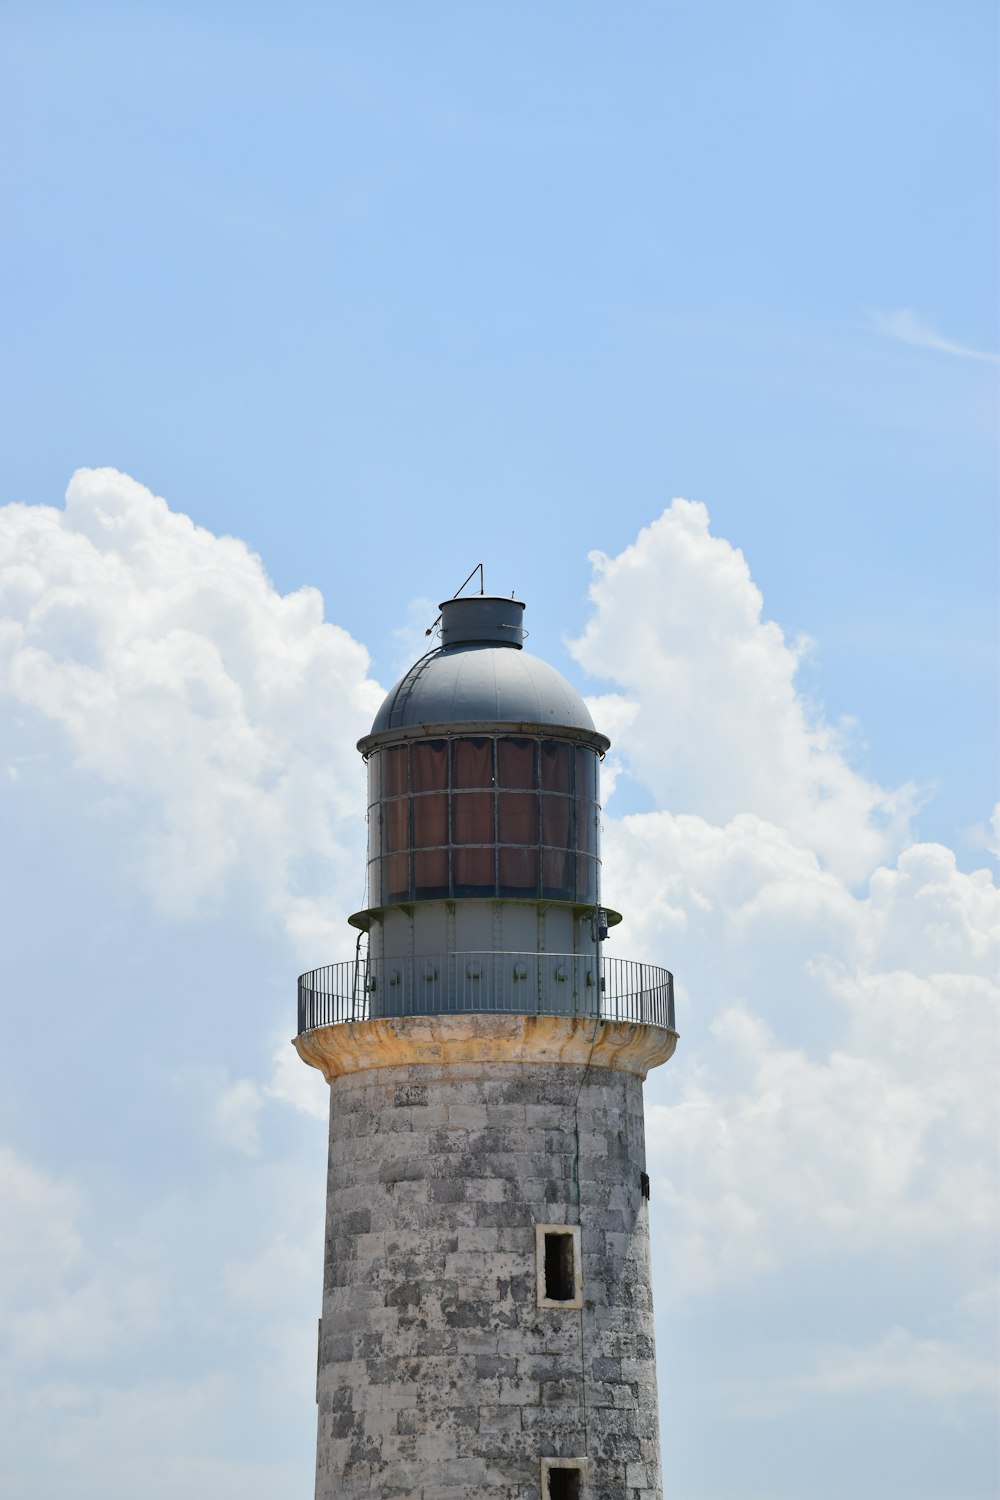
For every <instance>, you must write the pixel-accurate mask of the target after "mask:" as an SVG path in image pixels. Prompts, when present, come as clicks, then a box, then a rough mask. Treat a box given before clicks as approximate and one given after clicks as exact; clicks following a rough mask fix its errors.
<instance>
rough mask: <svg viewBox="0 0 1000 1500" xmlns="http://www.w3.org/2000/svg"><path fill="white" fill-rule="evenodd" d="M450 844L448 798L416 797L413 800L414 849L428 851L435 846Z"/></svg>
mask: <svg viewBox="0 0 1000 1500" xmlns="http://www.w3.org/2000/svg"><path fill="white" fill-rule="evenodd" d="M447 842H448V798H447V797H445V796H440V797H437V796H430V797H427V796H425V797H414V799H413V847H414V848H415V849H427V848H429V847H430V846H431V845H433V844H447Z"/></svg>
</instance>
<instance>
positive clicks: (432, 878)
mask: <svg viewBox="0 0 1000 1500" xmlns="http://www.w3.org/2000/svg"><path fill="white" fill-rule="evenodd" d="M413 894H414V896H416V897H423V898H424V899H425V900H426V899H429V898H431V897H434V896H447V894H448V851H447V849H418V850H416V852H415V853H414V855H413Z"/></svg>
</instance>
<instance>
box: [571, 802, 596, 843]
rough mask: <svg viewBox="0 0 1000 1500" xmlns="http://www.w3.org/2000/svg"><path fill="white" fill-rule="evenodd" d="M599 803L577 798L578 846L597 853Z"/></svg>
mask: <svg viewBox="0 0 1000 1500" xmlns="http://www.w3.org/2000/svg"><path fill="white" fill-rule="evenodd" d="M597 817H598V813H597V804H596V803H594V802H584V801H582V800H581V799H580V798H579V797H578V798H577V800H576V847H577V848H578V849H585V850H586V852H587V853H588V854H596V853H597Z"/></svg>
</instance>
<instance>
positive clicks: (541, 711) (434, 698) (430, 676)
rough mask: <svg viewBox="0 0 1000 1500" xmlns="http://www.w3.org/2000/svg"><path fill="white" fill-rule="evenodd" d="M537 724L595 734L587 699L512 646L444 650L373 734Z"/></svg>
mask: <svg viewBox="0 0 1000 1500" xmlns="http://www.w3.org/2000/svg"><path fill="white" fill-rule="evenodd" d="M469 723H489V724H525V723H529V724H538V725H542V726H544V727H545V728H551V729H553V730H555V729H570V730H574V729H575V730H582V731H583V732H584V733H585V734H589V735H593V734H596V730H595V728H594V721H593V719H592V718H591V716H590V711H589V709H588V708H587V705H586V704H585V703H584V701H583V699H582V698H581V697H580V695H579V693H577V692H576V691H575V690H574V689H573V688H572V687H570V685H569V683H568V682H567V681H566V679H565V677H563V676H562V675H561V674H560V673H559V672H557V671H556V670H555V668H554V667H550V666H549V665H548V663H547V662H544V661H540V660H539V658H538V657H537V656H531V655H529V653H528V652H527V651H517V650H511V649H510V647H509V646H508V647H505V646H493V645H477V644H466V645H461V646H452V647H443V648H442V649H441V650H439V651H436V652H434V653H433V654H432V655H430V656H426V657H424V658H423V659H422V660H421V661H418V662H416V663H415V664H414V665H413V666H412V667H411V668H410V670H409V671H408V672H407V673H406V675H405V677H403V678H402V679H401V680H400V681H399V682H398V683H397V684H396V686H395V687H394V688H393V690H392V692H391V693H390V694H389V696H388V697H387V698H386V700H385V702H384V703H383V705H382V707H381V708H380V709H379V711H378V713H377V714H376V716H375V722H374V723H373V725H372V727H371V733H372V735H381V734H384V733H386V732H387V731H390V730H394V729H407V728H416V727H418V726H421V725H426V724H440V725H444V724H469Z"/></svg>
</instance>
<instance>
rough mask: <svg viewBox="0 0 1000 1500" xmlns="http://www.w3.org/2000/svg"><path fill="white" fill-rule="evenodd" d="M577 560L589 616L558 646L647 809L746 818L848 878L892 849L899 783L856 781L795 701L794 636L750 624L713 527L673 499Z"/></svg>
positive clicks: (906, 809)
mask: <svg viewBox="0 0 1000 1500" xmlns="http://www.w3.org/2000/svg"><path fill="white" fill-rule="evenodd" d="M591 561H592V563H593V567H594V580H593V583H592V585H591V591H590V593H591V600H592V604H593V611H592V614H591V618H590V620H589V621H588V624H587V626H586V629H585V630H584V632H583V635H582V636H581V637H580V638H579V639H578V640H576V641H574V642H572V643H571V647H570V649H571V650H572V652H573V654H574V656H575V657H576V659H577V660H578V661H579V662H580V664H581V665H582V666H583V667H585V668H586V670H587V671H588V672H590V673H592V674H593V675H594V676H595V677H598V678H604V679H607V680H609V681H610V682H611V683H612V684H613V685H614V691H613V693H612V695H611V697H610V698H609V699H607V700H605V699H601V698H598V699H596V700H592V707H593V710H594V712H595V714H596V716H597V719H598V722H600V721H601V720H602V719H603V718H604V717H605V709H607V710H608V711H609V714H610V717H611V718H613V720H614V722H615V724H616V726H618V725H623V726H625V728H624V733H622V735H621V739H620V741H619V743H618V744H617V747H616V748H617V752H618V753H619V754H620V755H621V756H622V758H623V760H624V762H625V764H626V765H627V767H628V769H629V771H630V772H631V774H632V775H633V776H634V777H636V778H637V780H638V781H640V782H641V783H642V785H643V786H645V787H646V788H647V789H648V791H649V792H650V793H651V794H652V796H653V797H654V799H655V801H656V804H657V805H658V806H660V807H664V808H669V809H670V810H671V812H674V813H685V812H694V813H698V814H700V815H701V816H703V817H705V818H707V819H708V820H709V821H710V822H712V823H714V824H721V823H725V822H728V821H729V820H730V819H732V818H734V817H736V816H738V815H739V814H754V815H756V816H757V817H759V818H761V819H764V820H766V821H767V822H768V823H771V824H774V825H776V826H777V827H780V828H784V829H787V830H788V832H789V833H790V834H791V835H792V837H793V838H794V840H795V842H796V843H797V844H799V845H800V846H801V847H803V848H805V849H808V850H810V851H812V852H813V853H814V854H815V855H817V856H818V857H819V858H820V860H821V861H822V862H823V863H824V864H826V865H829V866H830V868H832V869H834V870H836V871H838V872H839V873H841V874H843V875H845V876H846V877H847V878H849V879H854V880H857V879H862V878H864V876H865V875H867V874H868V872H869V871H870V870H871V869H872V868H873V866H874V865H875V864H876V863H877V862H878V861H879V860H880V859H882V858H883V857H885V855H886V854H888V853H890V852H892V851H894V850H895V849H896V848H898V847H899V846H900V845H901V843H902V842H903V841H904V840H905V838H906V834H907V818H908V815H909V813H910V812H911V810H912V807H913V802H914V793H913V789H912V788H911V787H909V786H907V787H903V788H900V789H898V790H896V791H891V792H887V791H886V790H884V789H883V788H882V787H879V786H877V785H876V784H875V783H874V782H872V781H870V780H868V779H867V778H866V777H864V776H862V775H861V774H860V773H859V772H858V771H856V770H855V769H854V768H853V767H852V766H851V764H850V762H849V759H848V757H847V754H846V753H845V746H844V743H843V735H842V734H841V733H840V732H839V731H838V729H837V728H836V727H835V726H831V725H829V724H826V723H825V722H824V721H823V720H822V719H821V718H820V717H819V716H818V715H817V714H815V713H814V712H812V711H810V709H809V708H808V707H807V705H806V703H805V702H804V701H803V698H802V696H801V694H800V693H799V692H798V691H797V688H796V681H795V679H796V673H797V670H798V668H799V665H800V662H801V660H802V656H803V652H804V651H805V649H806V647H805V643H804V642H802V641H796V642H789V641H788V640H786V638H785V636H784V634H783V632H782V631H781V629H780V627H779V626H778V625H776V624H775V623H774V622H773V621H769V620H766V619H764V618H763V600H762V597H761V594H760V590H759V589H758V588H757V587H756V585H755V584H754V582H753V579H752V578H751V576H750V569H749V567H748V566H747V562H746V559H745V558H744V556H743V554H742V552H740V551H738V550H737V549H736V548H735V547H733V546H731V545H730V543H729V542H727V541H725V540H724V539H722V538H720V537H715V536H713V535H712V534H711V531H710V529H709V518H708V511H707V510H706V508H705V506H704V505H701V504H698V503H694V502H691V501H687V500H675V501H674V502H673V504H672V505H671V506H670V507H669V508H668V509H667V510H666V511H664V513H663V514H662V515H661V516H660V518H659V520H657V521H655V522H654V523H653V524H652V525H651V526H648V527H646V528H645V529H644V530H643V531H642V532H640V534H639V536H638V538H637V540H636V541H635V543H634V544H633V545H632V546H630V547H626V548H625V550H624V551H623V552H621V553H619V555H618V556H617V557H613V558H612V557H606V556H605V555H604V554H603V553H598V552H595V553H592V554H591ZM623 699H624V700H625V702H624V703H623V701H622V700H623Z"/></svg>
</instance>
